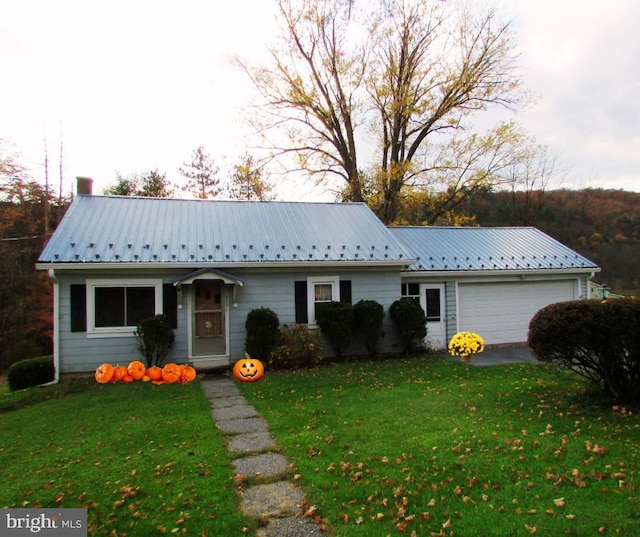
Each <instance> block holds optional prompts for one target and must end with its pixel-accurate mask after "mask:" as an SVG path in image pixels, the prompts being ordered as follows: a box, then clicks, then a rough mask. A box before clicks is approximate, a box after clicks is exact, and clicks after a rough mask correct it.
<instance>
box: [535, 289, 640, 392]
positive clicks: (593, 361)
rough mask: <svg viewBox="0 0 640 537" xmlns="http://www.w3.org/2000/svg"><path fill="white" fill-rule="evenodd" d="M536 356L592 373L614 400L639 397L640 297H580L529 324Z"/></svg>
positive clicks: (597, 384)
mask: <svg viewBox="0 0 640 537" xmlns="http://www.w3.org/2000/svg"><path fill="white" fill-rule="evenodd" d="M528 343H529V346H530V347H531V349H532V350H533V352H534V354H535V356H536V358H537V359H538V360H539V361H541V362H546V363H550V364H554V365H557V366H560V367H562V368H567V369H570V370H572V371H574V372H575V373H577V374H579V375H581V376H583V377H585V378H586V379H588V380H589V381H590V382H591V383H592V384H593V385H594V386H595V387H596V388H597V389H599V390H601V391H602V393H604V394H605V395H606V396H607V397H609V398H611V399H612V400H613V401H615V402H626V403H638V402H640V300H635V299H617V300H608V301H599V300H575V301H570V302H561V303H558V304H551V305H550V306H547V307H546V308H543V309H541V310H540V311H539V312H538V313H536V315H535V316H534V317H533V319H532V320H531V323H530V324H529V338H528Z"/></svg>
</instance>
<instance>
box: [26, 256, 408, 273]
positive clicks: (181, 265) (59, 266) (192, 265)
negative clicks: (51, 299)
mask: <svg viewBox="0 0 640 537" xmlns="http://www.w3.org/2000/svg"><path fill="white" fill-rule="evenodd" d="M415 261H416V260H415V259H393V260H376V261H367V260H366V259H361V260H349V261H334V260H332V261H321V260H318V259H316V260H311V261H237V262H229V261H227V262H217V261H215V260H209V261H192V262H188V261H184V262H170V261H157V262H150V263H147V262H135V263H129V262H102V263H85V262H76V263H70V262H64V261H61V262H58V263H51V262H39V263H36V269H37V270H49V271H51V270H54V269H55V270H101V269H132V268H135V269H199V268H211V267H215V268H220V269H234V268H309V267H322V268H324V267H331V268H338V267H360V268H365V267H404V268H406V267H408V266H411V265H412V264H413V263H415Z"/></svg>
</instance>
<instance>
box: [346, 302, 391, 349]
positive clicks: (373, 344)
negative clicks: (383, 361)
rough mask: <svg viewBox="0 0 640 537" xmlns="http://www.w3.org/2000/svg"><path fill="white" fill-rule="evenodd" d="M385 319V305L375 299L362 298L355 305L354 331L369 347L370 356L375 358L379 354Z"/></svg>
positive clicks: (366, 347)
mask: <svg viewBox="0 0 640 537" xmlns="http://www.w3.org/2000/svg"><path fill="white" fill-rule="evenodd" d="M383 321H384V307H383V306H382V304H379V303H378V302H376V301H375V300H361V301H360V302H358V303H356V305H355V306H353V324H354V332H355V334H356V336H357V337H358V339H359V340H360V341H361V342H362V344H363V345H364V347H365V349H367V353H368V354H369V358H375V357H376V356H377V354H378V350H379V347H380V341H381V339H382V336H383V335H384V334H383V332H382V322H383Z"/></svg>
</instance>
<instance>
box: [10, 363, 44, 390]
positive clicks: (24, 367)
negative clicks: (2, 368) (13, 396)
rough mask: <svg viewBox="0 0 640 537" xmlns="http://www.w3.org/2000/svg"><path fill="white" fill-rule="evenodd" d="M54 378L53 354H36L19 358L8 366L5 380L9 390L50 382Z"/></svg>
mask: <svg viewBox="0 0 640 537" xmlns="http://www.w3.org/2000/svg"><path fill="white" fill-rule="evenodd" d="M54 378H55V368H54V367H53V356H38V357H37V358H27V359H26V360H20V361H19V362H15V363H13V364H11V365H10V366H9V371H8V372H7V381H8V382H9V389H10V390H11V391H14V392H15V391H17V390H24V389H25V388H31V387H32V386H40V384H46V383H47V382H52V381H53V380H54Z"/></svg>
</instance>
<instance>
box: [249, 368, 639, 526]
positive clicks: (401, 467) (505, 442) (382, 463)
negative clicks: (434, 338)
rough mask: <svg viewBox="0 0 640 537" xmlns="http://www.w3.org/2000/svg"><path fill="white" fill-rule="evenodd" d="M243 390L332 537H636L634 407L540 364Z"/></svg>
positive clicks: (296, 380)
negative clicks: (600, 396)
mask: <svg viewBox="0 0 640 537" xmlns="http://www.w3.org/2000/svg"><path fill="white" fill-rule="evenodd" d="M474 359H476V360H481V359H482V357H481V356H480V357H477V358H474ZM242 389H243V391H244V394H245V396H246V397H247V398H248V399H249V400H250V402H252V403H253V404H254V405H255V406H256V407H257V409H258V411H259V412H260V413H261V414H262V415H263V416H264V417H265V418H266V419H267V421H268V422H269V423H270V426H271V430H272V432H273V433H274V435H275V436H276V438H277V440H278V442H279V444H280V446H281V447H282V451H283V452H284V454H285V455H286V456H287V457H289V458H290V459H291V460H292V461H293V462H294V463H295V464H296V466H297V470H296V471H297V472H298V473H299V474H300V475H301V476H302V478H301V481H300V482H301V484H302V485H303V486H304V487H305V490H306V491H307V493H308V495H309V497H310V502H311V503H313V504H316V505H317V507H318V515H319V516H321V517H323V518H324V519H325V520H326V521H327V522H328V524H329V525H330V527H331V528H332V533H333V534H334V535H339V536H350V537H351V536H365V535H366V536H372V537H373V536H375V537H379V536H386V535H395V534H402V533H406V534H408V535H409V534H411V535H416V536H420V537H422V536H434V535H437V536H439V535H459V536H464V537H473V536H478V537H480V536H488V535H496V536H501V537H502V536H508V535H528V534H536V533H537V534H540V535H554V536H555V535H600V534H603V533H605V534H615V535H640V504H639V501H640V498H639V497H638V491H637V490H636V489H637V486H638V470H639V465H640V459H639V455H638V449H639V448H640V418H639V416H638V414H637V412H636V411H635V410H633V411H632V409H627V408H620V407H612V406H607V405H601V404H598V402H597V401H596V400H594V399H593V398H591V397H589V396H587V395H585V394H584V393H583V391H584V386H581V385H580V384H578V383H576V382H574V381H573V379H571V378H570V377H565V378H559V377H556V376H552V375H549V374H547V373H545V372H544V371H543V370H542V369H541V368H540V367H538V366H537V365H536V364H519V365H514V366H495V367H488V368H481V367H470V366H467V365H462V364H461V363H452V362H450V361H447V360H443V359H439V358H413V359H403V360H395V361H385V362H378V363H373V364H371V363H357V364H351V365H350V364H341V365H339V366H330V367H326V368H320V369H316V370H310V371H300V372H295V373H275V372H271V373H270V372H267V374H266V375H265V377H264V378H263V380H261V381H260V382H256V383H251V384H243V385H242ZM412 532H415V534H413V533H412Z"/></svg>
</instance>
